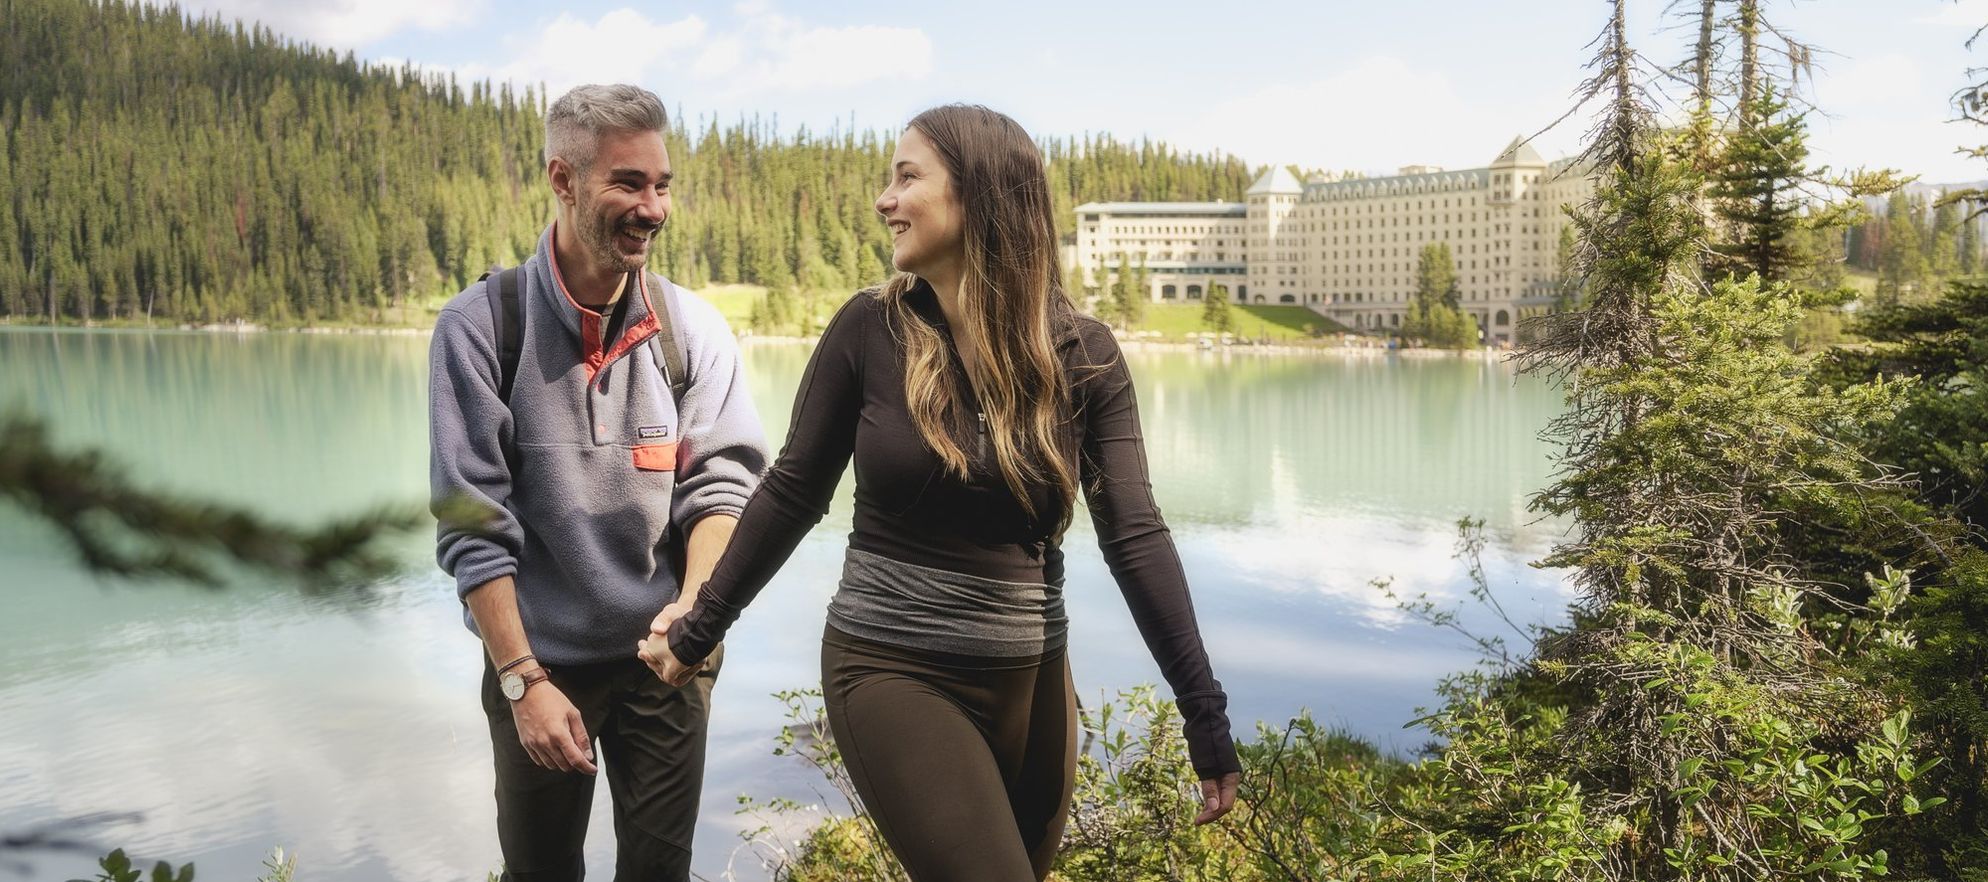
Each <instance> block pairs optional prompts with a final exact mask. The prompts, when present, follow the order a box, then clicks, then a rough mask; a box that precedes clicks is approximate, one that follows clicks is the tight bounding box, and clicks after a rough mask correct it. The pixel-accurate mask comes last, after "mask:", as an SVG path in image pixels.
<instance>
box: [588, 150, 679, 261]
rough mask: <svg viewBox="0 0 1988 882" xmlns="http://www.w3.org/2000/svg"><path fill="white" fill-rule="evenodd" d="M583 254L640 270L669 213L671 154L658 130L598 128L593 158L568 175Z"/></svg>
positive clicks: (596, 259)
mask: <svg viewBox="0 0 1988 882" xmlns="http://www.w3.org/2000/svg"><path fill="white" fill-rule="evenodd" d="M569 186H571V188H572V193H573V219H574V221H575V222H576V226H577V229H576V230H575V232H577V233H579V236H580V242H581V244H582V245H584V246H585V250H586V259H587V260H588V261H589V262H591V263H593V264H594V265H595V267H596V268H598V269H600V270H602V271H604V272H640V271H641V270H642V268H643V266H644V265H646V264H647V263H648V260H649V242H650V240H651V239H653V238H655V235H656V233H658V232H660V231H661V230H662V228H663V222H664V221H666V220H669V217H670V154H669V150H668V149H666V148H665V147H664V146H663V133H661V132H602V133H601V135H600V140H599V143H598V144H596V145H595V150H594V162H593V165H592V166H590V167H589V168H588V169H587V170H586V173H585V174H584V175H579V176H575V177H573V178H571V179H570V183H569Z"/></svg>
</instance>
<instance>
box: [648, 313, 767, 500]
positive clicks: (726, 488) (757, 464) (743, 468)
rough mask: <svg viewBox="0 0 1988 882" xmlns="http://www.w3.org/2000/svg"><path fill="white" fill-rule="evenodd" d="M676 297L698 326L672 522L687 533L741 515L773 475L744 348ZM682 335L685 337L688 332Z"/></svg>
mask: <svg viewBox="0 0 1988 882" xmlns="http://www.w3.org/2000/svg"><path fill="white" fill-rule="evenodd" d="M672 294H673V295H675V296H676V297H677V303H678V306H679V309H678V314H679V315H681V316H683V318H684V319H685V323H686V324H688V325H690V327H689V328H686V329H684V330H686V331H689V332H691V336H690V337H689V338H688V341H687V342H689V343H690V344H691V345H690V346H689V347H687V349H688V350H689V354H690V361H691V364H689V365H687V366H686V369H685V372H686V373H687V374H689V376H690V378H691V382H690V386H689V388H687V389H685V390H684V393H683V412H682V413H680V414H678V415H677V417H678V419H677V422H678V423H679V424H680V426H681V435H680V437H681V439H682V441H681V443H682V444H683V445H684V449H683V450H682V451H681V452H680V453H679V460H678V464H677V485H676V494H675V497H676V498H675V501H674V502H673V503H672V510H671V511H670V520H671V521H672V522H674V523H675V524H676V525H677V528H678V529H681V530H684V531H685V532H686V533H688V531H689V530H690V529H691V528H692V527H693V526H695V525H696V524H697V522H698V521H699V520H702V519H703V518H704V517H706V516H707V515H714V514H731V515H736V514H738V513H739V512H740V511H741V510H743V509H744V508H745V504H746V499H747V497H750V496H751V495H752V491H753V488H754V487H755V486H757V485H758V483H759V473H760V472H761V471H762V470H764V469H765V468H766V433H765V430H764V429H763V428H761V426H760V422H759V412H758V411H757V410H755V409H754V408H753V405H752V392H751V390H750V389H748V388H747V387H746V380H745V371H744V370H743V369H741V367H740V365H739V344H738V341H737V340H735V339H734V338H733V337H732V333H731V329H730V328H729V327H727V326H726V325H725V319H724V316H722V315H720V314H719V313H718V311H717V310H716V309H714V308H712V307H711V306H710V304H707V303H705V302H704V301H702V300H698V299H697V298H695V297H691V296H689V295H688V294H684V293H682V292H680V291H674V292H668V291H666V293H665V295H664V296H670V295H672ZM680 333H681V332H680Z"/></svg>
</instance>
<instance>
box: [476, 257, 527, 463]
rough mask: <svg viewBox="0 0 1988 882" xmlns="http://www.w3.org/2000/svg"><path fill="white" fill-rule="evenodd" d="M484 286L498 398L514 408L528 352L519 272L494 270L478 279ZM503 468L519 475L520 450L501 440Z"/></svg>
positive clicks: (514, 268)
mask: <svg viewBox="0 0 1988 882" xmlns="http://www.w3.org/2000/svg"><path fill="white" fill-rule="evenodd" d="M478 281H481V282H482V283H483V291H484V300H486V301H488V302H489V304H490V329H491V330H492V331H493V332H494V333H495V334H496V337H497V398H498V400H500V401H502V402H504V406H505V407H507V408H508V407H510V406H511V387H512V385H514V384H515V383H516V381H517V377H518V357H519V354H520V353H522V352H524V348H525V319H524V304H522V303H520V302H519V301H520V299H521V298H520V297H519V296H518V268H517V267H511V268H510V269H498V268H496V267H492V268H491V269H490V271H489V272H487V273H484V274H483V275H482V277H481V278H479V279H478ZM499 443H500V444H502V446H503V450H504V465H505V466H507V467H508V468H509V470H510V472H511V474H512V475H516V474H517V473H518V447H517V445H516V444H513V443H511V442H509V441H503V440H501V439H500V441H499Z"/></svg>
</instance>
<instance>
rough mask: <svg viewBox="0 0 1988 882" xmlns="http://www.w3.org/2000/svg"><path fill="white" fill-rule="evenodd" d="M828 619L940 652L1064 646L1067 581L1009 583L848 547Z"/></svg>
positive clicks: (993, 653) (1005, 654) (1000, 653)
mask: <svg viewBox="0 0 1988 882" xmlns="http://www.w3.org/2000/svg"><path fill="white" fill-rule="evenodd" d="M828 621H829V624H832V625H834V626H835V627H836V628H838V629H840V630H841V631H842V632H844V633H846V634H850V635H852V636H856V637H861V638H863V639H865V640H875V641H877V642H879V643H890V644H894V645H897V646H909V647H913V648H915V649H928V650H934V651H938V652H949V653H957V654H960V655H977V656H984V657H988V658H1009V657H1013V656H1019V655H1034V654H1037V653H1042V652H1046V651H1049V650H1052V649H1057V648H1060V647H1062V646H1063V641H1064V637H1065V636H1066V634H1067V632H1068V630H1069V625H1070V620H1069V618H1068V617H1066V616H1065V615H1064V614H1063V586H1062V585H1061V584H1056V585H1047V584H1041V583H1029V582H1002V581H999V580H996V579H983V578H981V577H979V576H969V575H966V574H964V573H955V572H951V571H949V570H940V569H933V568H932V567H921V566H917V565H915V564H908V563H903V562H901V561H895V560H891V559H890V558H887V557H883V556H880V555H875V554H871V553H869V552H867V551H858V550H856V549H854V548H851V549H849V553H848V556H847V557H845V558H844V559H843V563H842V583H841V585H840V586H839V587H838V589H837V591H836V592H835V597H834V599H832V600H830V601H829V603H828Z"/></svg>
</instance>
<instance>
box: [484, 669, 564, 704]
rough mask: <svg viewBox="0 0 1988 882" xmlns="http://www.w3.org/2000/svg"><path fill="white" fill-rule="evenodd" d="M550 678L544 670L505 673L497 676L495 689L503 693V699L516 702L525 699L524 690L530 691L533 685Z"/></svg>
mask: <svg viewBox="0 0 1988 882" xmlns="http://www.w3.org/2000/svg"><path fill="white" fill-rule="evenodd" d="M551 676H552V675H551V674H548V673H546V671H545V669H544V668H532V669H531V670H529V671H526V672H524V673H522V674H520V673H518V672H517V671H505V672H504V673H502V674H499V675H497V688H498V689H499V690H502V691H503V693H504V697H505V698H508V699H510V700H512V701H517V700H518V699H520V698H523V697H525V690H527V689H530V688H531V686H532V684H533V683H537V682H539V681H540V680H545V679H549V678H551Z"/></svg>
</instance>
